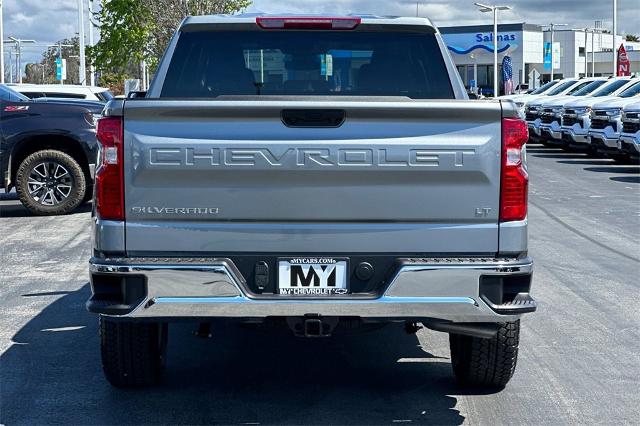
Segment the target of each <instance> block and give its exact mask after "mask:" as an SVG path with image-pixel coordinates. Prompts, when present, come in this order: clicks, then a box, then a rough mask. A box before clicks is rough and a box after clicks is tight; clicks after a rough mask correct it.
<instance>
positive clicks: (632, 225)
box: [0, 145, 640, 425]
mask: <svg viewBox="0 0 640 426" xmlns="http://www.w3.org/2000/svg"><path fill="white" fill-rule="evenodd" d="M528 155H529V162H530V174H531V181H532V182H531V194H530V212H529V221H530V247H531V254H532V255H533V257H534V259H535V261H536V269H535V273H534V291H533V292H534V296H535V297H536V298H537V300H538V301H539V309H538V312H537V313H535V314H532V315H529V316H527V317H526V318H525V319H524V320H523V332H522V336H521V352H520V359H519V363H518V368H517V371H516V374H515V376H514V378H513V379H512V381H511V382H510V384H509V385H508V386H507V388H506V389H504V390H503V391H501V392H499V393H491V392H487V391H482V390H480V391H478V390H475V391H465V390H463V389H461V388H459V387H458V386H456V384H455V383H454V382H453V379H452V376H451V372H450V369H451V367H450V360H449V349H448V343H447V336H446V335H445V334H442V333H436V332H432V331H424V330H421V331H420V332H419V333H418V335H417V336H415V335H406V334H404V333H403V332H402V330H401V328H400V327H395V326H390V327H387V328H385V329H382V330H379V331H375V332H371V333H367V334H361V335H357V336H355V337H352V338H344V337H334V338H332V339H330V340H304V339H296V338H294V337H292V336H291V335H290V334H289V333H288V332H287V331H278V330H275V331H274V330H263V329H249V330H246V329H239V328H237V327H235V326H230V325H229V326H222V327H220V328H216V329H214V331H213V333H214V336H213V338H212V339H209V340H204V339H198V338H195V337H194V336H192V334H191V333H192V331H193V330H194V329H195V326H193V325H191V324H176V325H172V328H171V331H170V334H171V335H170V343H169V363H168V370H167V375H166V380H165V383H164V385H163V386H161V387H157V388H153V389H145V390H127V391H123V390H117V389H114V388H112V387H110V386H109V385H108V384H107V383H106V382H105V380H104V379H103V377H102V372H101V369H100V360H99V355H100V354H99V349H98V336H97V327H96V322H97V321H96V318H95V317H93V316H92V315H89V314H88V313H87V312H86V311H85V309H84V302H85V300H86V299H87V297H88V296H89V289H88V285H87V284H86V283H87V260H88V258H89V256H90V253H91V251H90V234H89V224H90V213H89V209H88V208H87V209H85V210H84V211H82V212H78V213H76V214H73V215H70V216H64V217H30V216H29V215H28V214H27V213H26V212H25V210H24V209H23V208H22V207H21V206H20V205H19V203H18V201H16V200H15V197H14V196H13V195H12V194H0V257H1V261H0V318H1V320H2V324H1V327H0V399H1V400H0V423H2V424H7V425H13V424H30V425H31V424H45V423H65V424H160V423H171V424H214V423H216V424H227V423H233V424H303V423H304V424H390V423H431V424H461V423H467V424H488V425H495V424H505V425H507V424H508V425H516V424H531V423H533V424H554V425H555V424H594V423H597V424H615V425H618V424H638V423H640V418H639V415H640V408H639V407H640V379H639V377H640V332H639V326H640V313H639V309H638V305H637V302H636V299H637V295H638V291H639V290H640V167H637V166H624V165H616V164H614V163H613V162H612V161H610V160H603V159H593V158H587V157H586V156H584V155H581V154H569V153H565V152H562V151H560V150H557V149H549V148H544V147H542V146H539V145H532V146H530V147H529V153H528Z"/></svg>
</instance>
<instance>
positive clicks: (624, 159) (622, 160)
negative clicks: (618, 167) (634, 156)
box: [611, 154, 633, 164]
mask: <svg viewBox="0 0 640 426" xmlns="http://www.w3.org/2000/svg"><path fill="white" fill-rule="evenodd" d="M611 158H613V161H615V162H616V163H618V164H633V162H632V161H631V158H630V157H629V156H628V155H627V154H611Z"/></svg>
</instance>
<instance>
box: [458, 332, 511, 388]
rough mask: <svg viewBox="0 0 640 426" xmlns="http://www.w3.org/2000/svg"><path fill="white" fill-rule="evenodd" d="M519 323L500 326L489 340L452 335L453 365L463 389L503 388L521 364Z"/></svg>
mask: <svg viewBox="0 0 640 426" xmlns="http://www.w3.org/2000/svg"><path fill="white" fill-rule="evenodd" d="M519 340H520V320H517V321H514V322H507V323H504V324H501V326H500V328H499V329H498V332H497V333H496V335H495V336H494V337H492V338H490V339H482V338H479V337H471V336H462V335H459V334H453V333H451V334H449V346H450V347H451V365H452V367H453V373H454V375H455V376H456V379H457V380H458V382H459V383H460V384H462V385H463V386H469V387H477V386H483V387H491V388H500V389H501V388H503V387H504V386H506V384H507V383H508V382H509V380H510V379H511V377H512V376H513V373H514V371H515V369H516V363H517V361H518V343H519Z"/></svg>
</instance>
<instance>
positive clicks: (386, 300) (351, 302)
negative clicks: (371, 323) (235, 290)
mask: <svg viewBox="0 0 640 426" xmlns="http://www.w3.org/2000/svg"><path fill="white" fill-rule="evenodd" d="M329 301H330V303H331V304H332V305H357V304H363V305H366V304H370V303H372V302H374V301H375V302H376V303H399V304H403V303H406V304H411V303H416V304H420V303H425V304H429V303H468V304H471V305H477V303H476V301H475V300H473V299H472V298H470V297H394V296H382V297H380V298H378V299H364V300H357V299H333V300H331V299H328V300H318V299H312V300H305V299H298V300H294V299H284V300H276V299H249V300H246V299H245V298H243V297H240V296H238V297H158V298H156V299H154V302H155V303H189V304H191V303H252V304H266V305H272V304H278V305H286V304H305V305H313V304H320V305H324V304H326V303H327V302H329Z"/></svg>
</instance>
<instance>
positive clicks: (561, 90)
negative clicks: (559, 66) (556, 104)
mask: <svg viewBox="0 0 640 426" xmlns="http://www.w3.org/2000/svg"><path fill="white" fill-rule="evenodd" d="M592 81H593V79H583V80H580V79H578V78H565V79H563V80H561V81H560V83H558V84H557V85H556V86H555V87H553V89H551V90H550V91H548V92H547V93H546V94H544V95H542V96H537V97H536V98H534V99H531V100H528V101H527V104H526V106H525V111H524V112H525V120H527V127H529V135H530V136H531V138H532V139H536V140H537V139H540V136H541V135H540V123H541V120H540V113H541V112H542V104H543V103H544V102H545V101H547V100H549V96H565V95H568V94H571V93H573V92H576V91H578V90H580V89H582V88H583V87H584V86H586V85H587V84H589V83H590V82H592Z"/></svg>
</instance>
